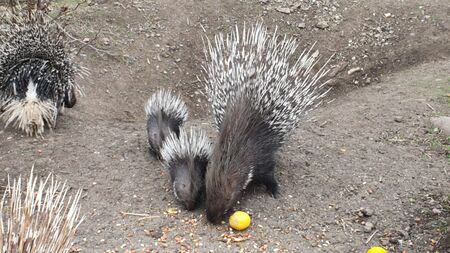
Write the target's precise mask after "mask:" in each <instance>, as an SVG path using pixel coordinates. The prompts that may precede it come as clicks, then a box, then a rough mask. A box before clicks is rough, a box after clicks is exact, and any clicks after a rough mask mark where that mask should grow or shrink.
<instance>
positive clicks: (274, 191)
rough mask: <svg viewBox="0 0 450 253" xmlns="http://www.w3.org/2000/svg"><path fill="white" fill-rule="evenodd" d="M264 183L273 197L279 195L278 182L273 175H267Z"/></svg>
mask: <svg viewBox="0 0 450 253" xmlns="http://www.w3.org/2000/svg"><path fill="white" fill-rule="evenodd" d="M262 183H263V184H264V185H265V186H266V189H267V192H268V193H269V194H271V195H272V197H274V198H277V197H278V193H279V192H278V183H277V181H276V180H275V178H274V177H273V176H267V177H265V178H264V179H263V181H262Z"/></svg>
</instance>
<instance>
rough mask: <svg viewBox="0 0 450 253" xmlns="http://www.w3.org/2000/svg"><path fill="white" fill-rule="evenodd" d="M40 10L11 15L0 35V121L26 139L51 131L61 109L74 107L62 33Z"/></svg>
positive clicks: (71, 69)
mask: <svg viewBox="0 0 450 253" xmlns="http://www.w3.org/2000/svg"><path fill="white" fill-rule="evenodd" d="M44 15H45V14H44V13H43V12H42V11H39V10H36V11H33V12H29V13H27V14H22V13H18V14H10V15H9V16H8V17H7V18H6V20H7V21H8V22H9V24H10V25H9V28H8V30H7V31H5V32H2V33H0V42H1V43H2V45H1V46H0V119H1V120H2V121H4V122H5V127H7V126H8V125H10V124H12V125H13V126H14V127H16V128H18V129H20V130H22V131H24V132H25V133H26V134H27V135H31V136H32V135H42V134H43V132H44V128H45V126H47V127H49V128H54V127H55V124H56V119H57V116H58V114H59V112H60V111H61V110H62V108H63V107H68V108H71V107H73V106H74V105H75V103H76V96H75V90H76V88H77V86H76V85H75V83H74V78H75V74H76V73H80V74H82V72H78V71H77V70H81V68H75V67H74V65H73V63H72V60H71V58H70V55H69V53H68V52H67V50H66V48H65V45H64V36H63V31H62V29H61V28H60V27H58V25H57V24H56V23H54V22H51V21H49V20H47V19H46V18H45V16H44Z"/></svg>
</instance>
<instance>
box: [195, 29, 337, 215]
mask: <svg viewBox="0 0 450 253" xmlns="http://www.w3.org/2000/svg"><path fill="white" fill-rule="evenodd" d="M214 41H215V43H214V45H213V43H211V42H210V41H209V40H207V45H206V46H205V55H206V64H205V66H204V69H205V72H206V91H207V94H208V99H209V101H210V103H211V105H212V110H213V113H214V116H215V118H214V120H215V126H216V127H217V128H218V130H219V134H218V138H217V140H216V143H215V145H214V147H213V152H212V155H211V160H210V163H209V167H208V170H207V172H206V177H205V181H206V214H207V219H208V220H209V221H211V222H213V223H216V222H219V221H220V220H221V219H222V218H223V216H224V215H225V214H226V213H227V211H230V209H231V208H232V207H233V206H234V204H235V203H236V202H237V200H238V199H239V197H240V195H241V194H242V192H243V191H244V190H245V189H246V187H247V186H248V184H249V183H251V182H252V183H253V184H262V185H265V186H266V188H267V190H268V191H269V192H270V193H271V194H273V195H274V196H275V195H276V194H277V192H278V183H277V182H276V180H275V177H274V168H275V152H276V151H277V150H278V149H279V148H280V147H281V145H282V143H283V141H284V140H285V139H286V137H287V135H288V134H289V132H290V131H291V130H292V129H293V128H295V127H296V125H297V124H298V123H299V121H300V119H301V116H303V115H304V114H306V113H307V112H308V111H309V110H310V109H312V108H313V107H314V106H315V105H318V104H319V103H317V102H318V101H319V99H320V98H322V97H324V96H325V94H326V93H327V92H328V90H326V89H324V85H325V83H326V82H321V79H322V78H323V77H324V76H325V75H326V73H327V72H328V70H326V69H325V65H326V64H325V65H324V66H323V67H322V68H320V69H319V70H318V71H317V72H316V73H313V67H314V66H315V64H316V63H317V61H318V51H316V52H314V53H312V52H311V51H312V47H311V49H309V50H304V51H303V53H302V54H301V55H300V57H299V58H298V59H297V60H296V61H294V62H291V60H292V57H293V54H294V52H295V51H296V48H297V43H296V41H295V40H294V39H293V38H289V37H287V36H284V37H280V36H278V35H277V31H276V30H275V32H274V33H273V34H269V33H268V31H267V28H265V27H264V26H263V25H262V24H261V23H258V24H256V25H254V26H252V27H251V28H250V29H246V28H245V27H244V29H243V30H242V32H240V31H239V29H238V28H237V27H236V30H234V31H232V32H231V33H230V34H228V35H227V36H226V38H224V36H223V35H222V34H218V35H216V36H215V39H214Z"/></svg>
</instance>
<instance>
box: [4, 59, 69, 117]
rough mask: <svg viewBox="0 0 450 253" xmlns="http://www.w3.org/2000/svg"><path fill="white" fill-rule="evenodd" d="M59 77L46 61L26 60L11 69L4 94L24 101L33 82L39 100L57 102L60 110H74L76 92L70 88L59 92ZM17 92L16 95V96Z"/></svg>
mask: <svg viewBox="0 0 450 253" xmlns="http://www.w3.org/2000/svg"><path fill="white" fill-rule="evenodd" d="M59 75H60V73H58V71H56V70H55V69H54V68H53V67H52V65H51V64H50V63H49V62H48V61H46V60H42V59H29V60H24V61H22V62H20V63H19V64H17V65H16V66H14V68H12V69H11V72H10V74H9V76H8V79H7V80H6V82H5V85H4V86H3V87H2V88H3V92H5V94H8V95H7V97H9V98H13V99H24V98H25V96H26V93H27V91H28V90H27V88H28V83H29V81H30V80H32V81H33V83H34V84H35V85H36V86H37V89H36V93H37V95H38V98H39V99H41V100H47V99H50V100H53V101H57V103H56V105H57V107H58V110H59V109H60V106H61V105H64V106H65V107H67V108H72V107H73V106H74V105H75V104H76V96H75V90H74V88H73V87H68V89H67V90H65V91H64V92H62V91H61V90H58V89H57V87H58V82H59V80H62V78H61V76H59ZM13 83H14V84H15V91H14V86H13ZM15 92H16V95H14V94H15ZM63 93H64V94H63Z"/></svg>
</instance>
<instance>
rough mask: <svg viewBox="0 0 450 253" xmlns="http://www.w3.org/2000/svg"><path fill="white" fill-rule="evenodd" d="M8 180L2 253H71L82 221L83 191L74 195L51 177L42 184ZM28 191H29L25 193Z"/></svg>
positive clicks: (1, 204) (1, 207)
mask: <svg viewBox="0 0 450 253" xmlns="http://www.w3.org/2000/svg"><path fill="white" fill-rule="evenodd" d="M10 183H11V182H10V181H9V180H8V186H7V187H6V189H5V192H4V194H3V198H2V199H1V201H0V214H1V215H0V252H1V253H13V252H14V253H43V252H52V253H68V252H71V250H73V249H72V246H73V245H72V244H73V241H74V239H75V233H76V231H77V229H78V226H79V225H80V223H81V222H82V220H83V217H80V209H81V206H80V199H81V192H82V191H81V190H78V191H77V192H76V194H75V195H72V194H70V193H69V192H68V191H69V188H70V187H69V186H67V185H66V184H65V183H61V182H58V181H57V180H54V178H53V176H49V177H48V178H47V179H46V180H45V181H40V180H38V179H37V178H36V177H34V176H33V172H32V173H31V175H30V178H29V180H28V181H27V182H25V181H24V180H22V178H21V177H19V179H17V180H16V179H14V180H13V181H12V184H10ZM24 188H25V189H24Z"/></svg>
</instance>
